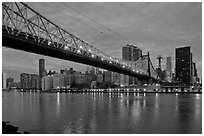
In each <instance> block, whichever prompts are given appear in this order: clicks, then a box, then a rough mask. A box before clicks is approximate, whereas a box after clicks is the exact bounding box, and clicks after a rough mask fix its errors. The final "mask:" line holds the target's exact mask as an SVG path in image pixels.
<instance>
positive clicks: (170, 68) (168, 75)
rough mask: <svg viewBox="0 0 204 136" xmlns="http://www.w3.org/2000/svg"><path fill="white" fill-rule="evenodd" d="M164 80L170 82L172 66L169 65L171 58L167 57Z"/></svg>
mask: <svg viewBox="0 0 204 136" xmlns="http://www.w3.org/2000/svg"><path fill="white" fill-rule="evenodd" d="M166 74H167V75H166V78H167V81H172V64H171V57H170V56H169V57H167V60H166Z"/></svg>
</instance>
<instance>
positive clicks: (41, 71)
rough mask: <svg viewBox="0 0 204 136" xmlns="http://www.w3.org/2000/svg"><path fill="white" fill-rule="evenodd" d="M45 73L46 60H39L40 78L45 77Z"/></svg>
mask: <svg viewBox="0 0 204 136" xmlns="http://www.w3.org/2000/svg"><path fill="white" fill-rule="evenodd" d="M44 71H45V60H44V59H40V60H39V76H40V78H42V77H43V73H44Z"/></svg>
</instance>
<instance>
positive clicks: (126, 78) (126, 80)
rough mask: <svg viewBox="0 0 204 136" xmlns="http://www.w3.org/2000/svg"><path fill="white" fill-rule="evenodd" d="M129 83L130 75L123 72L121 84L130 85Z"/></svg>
mask: <svg viewBox="0 0 204 136" xmlns="http://www.w3.org/2000/svg"><path fill="white" fill-rule="evenodd" d="M128 85H129V76H127V75H124V74H121V75H120V86H128Z"/></svg>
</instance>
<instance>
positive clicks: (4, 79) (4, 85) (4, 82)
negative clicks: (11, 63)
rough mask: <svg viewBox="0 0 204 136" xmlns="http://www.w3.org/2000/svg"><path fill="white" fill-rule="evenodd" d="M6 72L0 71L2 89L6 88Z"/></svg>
mask: <svg viewBox="0 0 204 136" xmlns="http://www.w3.org/2000/svg"><path fill="white" fill-rule="evenodd" d="M6 78H7V77H6V73H2V89H6Z"/></svg>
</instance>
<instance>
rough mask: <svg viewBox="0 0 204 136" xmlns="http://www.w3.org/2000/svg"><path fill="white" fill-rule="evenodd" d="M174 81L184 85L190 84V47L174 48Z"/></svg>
mask: <svg viewBox="0 0 204 136" xmlns="http://www.w3.org/2000/svg"><path fill="white" fill-rule="evenodd" d="M175 58H176V60H175V62H176V66H175V73H176V76H175V78H176V81H180V82H182V83H184V84H185V85H190V83H191V75H192V74H191V65H192V54H191V49H190V46H187V47H181V48H176V57H175Z"/></svg>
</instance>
